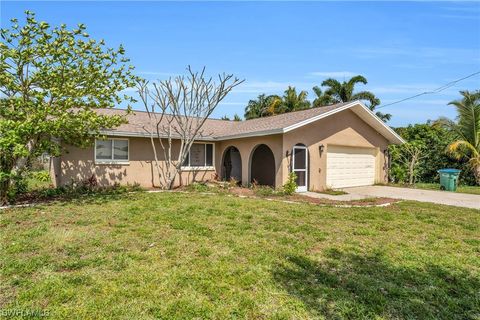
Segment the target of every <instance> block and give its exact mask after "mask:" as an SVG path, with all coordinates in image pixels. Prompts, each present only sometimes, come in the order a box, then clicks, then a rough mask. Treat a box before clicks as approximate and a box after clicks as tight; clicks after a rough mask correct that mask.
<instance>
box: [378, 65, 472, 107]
mask: <svg viewBox="0 0 480 320" xmlns="http://www.w3.org/2000/svg"><path fill="white" fill-rule="evenodd" d="M478 74H480V71H477V72H474V73H472V74H469V75H468V76H466V77H463V78H460V79H457V80H454V81H452V82H449V83H447V84H445V85H443V86H441V87H438V88H437V89H434V90H432V91H425V92H422V93H419V94H416V95H413V96H411V97H408V98H404V99H401V100H398V101H395V102H391V103H387V104H384V105H382V106H379V107H377V108H375V109H381V108H385V107H388V106H391V105H393V104H397V103H400V102H403V101H407V100H411V99H414V98H417V97H420V96H424V95H427V94H434V93H438V92H441V91H443V90H445V89H448V88H450V87H453V86H454V85H456V84H457V83H458V82H460V81H463V80H465V79H468V78H471V77H474V76H476V75H478Z"/></svg>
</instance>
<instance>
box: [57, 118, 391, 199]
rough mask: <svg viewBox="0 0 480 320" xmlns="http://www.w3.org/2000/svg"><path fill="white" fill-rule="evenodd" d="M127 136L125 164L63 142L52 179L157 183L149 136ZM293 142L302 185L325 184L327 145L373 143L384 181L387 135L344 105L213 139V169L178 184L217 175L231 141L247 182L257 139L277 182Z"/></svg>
mask: <svg viewBox="0 0 480 320" xmlns="http://www.w3.org/2000/svg"><path fill="white" fill-rule="evenodd" d="M129 141H130V142H129V163H128V164H126V165H119V164H98V163H97V164H96V163H95V159H94V147H93V146H92V147H90V148H87V149H80V148H75V147H71V146H70V147H69V146H67V150H68V152H67V153H65V154H64V155H62V156H61V157H60V158H56V159H53V161H52V164H51V171H52V178H53V179H52V180H53V181H55V182H56V184H57V185H62V184H68V183H70V182H71V181H72V180H73V181H81V180H84V179H87V178H89V177H91V176H92V175H95V176H96V177H97V180H98V182H99V184H101V185H111V184H113V183H115V182H117V183H121V184H134V183H138V184H140V185H141V186H143V187H157V186H159V180H158V172H157V170H156V168H155V161H154V155H153V151H152V146H151V142H150V139H148V138H129ZM297 143H301V144H304V145H306V146H307V147H308V153H309V165H308V167H309V168H308V171H309V173H308V190H312V191H314V190H319V191H320V190H323V189H324V188H325V187H326V158H327V152H328V146H329V145H338V146H351V147H365V148H373V149H374V152H375V158H376V170H375V172H376V178H375V179H376V182H387V163H386V158H385V155H384V150H385V149H386V148H387V146H388V141H387V140H386V139H385V138H384V137H383V136H382V135H380V134H379V133H378V132H377V131H376V130H375V129H373V128H372V127H370V126H369V125H368V124H366V123H365V122H364V121H363V120H361V119H360V118H359V117H358V116H357V115H356V114H355V113H354V112H353V111H351V110H345V111H343V112H340V113H337V114H334V115H332V116H329V117H328V118H325V119H321V120H318V121H316V122H314V123H311V124H309V125H306V126H303V127H300V128H298V129H295V130H293V131H290V132H288V133H285V134H283V135H282V134H276V135H268V136H259V137H251V138H241V139H231V140H225V141H217V142H215V143H214V145H215V146H214V159H213V161H214V166H215V170H203V171H184V172H183V173H182V175H181V181H182V184H188V183H190V182H192V181H206V180H213V179H215V178H216V177H217V174H218V176H221V174H222V167H223V154H224V152H225V150H226V149H227V148H228V147H230V146H234V147H236V148H237V149H238V150H239V152H240V156H241V166H242V183H243V184H244V185H246V184H248V183H249V182H250V177H251V176H250V162H251V156H252V154H253V151H254V149H255V148H256V147H257V146H258V145H260V144H265V145H267V146H268V147H269V148H270V149H271V150H272V152H273V155H274V158H275V172H276V175H275V187H277V188H278V187H281V186H282V185H283V184H284V183H285V181H287V178H288V173H289V172H290V169H291V168H290V161H291V153H292V148H293V146H294V145H295V144H297ZM179 145H180V144H179V141H174V145H173V152H174V154H175V153H178V149H179ZM320 145H323V146H324V149H323V152H322V153H320V151H319V147H320ZM157 150H160V152H159V160H160V161H161V160H162V159H163V151H162V150H161V147H160V146H158V148H157ZM287 151H288V154H289V155H288V156H287ZM175 185H177V186H178V185H180V178H177V181H176V183H175Z"/></svg>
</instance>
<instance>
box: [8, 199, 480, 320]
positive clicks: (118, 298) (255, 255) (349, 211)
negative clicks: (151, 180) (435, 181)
mask: <svg viewBox="0 0 480 320" xmlns="http://www.w3.org/2000/svg"><path fill="white" fill-rule="evenodd" d="M0 248H1V250H2V256H1V259H0V271H1V272H0V293H1V294H0V309H1V310H43V311H47V312H48V315H49V316H48V319H102V318H110V319H194V318H195V319H312V318H315V319H318V318H320V319H322V318H327V319H359V318H360V319H373V318H376V319H400V318H404V319H406V318H409V319H413V318H417V319H469V318H470V319H475V318H478V317H480V293H479V288H480V259H479V256H480V214H479V212H478V211H476V210H469V209H464V208H455V207H447V206H438V205H432V204H424V203H416V202H401V203H397V204H394V205H392V206H389V207H384V208H334V207H319V206H315V205H311V204H288V203H283V202H276V201H266V200H263V199H245V198H237V197H232V196H228V195H222V194H218V195H210V194H198V193H197V194H195V193H153V194H152V193H133V194H123V195H112V196H102V197H90V198H85V199H83V200H81V201H72V202H60V203H56V204H50V205H45V206H37V207H30V208H18V209H8V210H5V211H2V212H0Z"/></svg>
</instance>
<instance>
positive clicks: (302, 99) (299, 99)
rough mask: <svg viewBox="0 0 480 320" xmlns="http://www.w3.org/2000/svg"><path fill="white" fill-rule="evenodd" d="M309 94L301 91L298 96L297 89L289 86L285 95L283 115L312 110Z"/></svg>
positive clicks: (282, 107)
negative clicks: (308, 98)
mask: <svg viewBox="0 0 480 320" xmlns="http://www.w3.org/2000/svg"><path fill="white" fill-rule="evenodd" d="M307 95H308V93H307V92H306V91H300V93H298V94H297V90H296V89H295V87H291V86H289V87H288V89H287V90H285V93H284V95H283V99H282V100H283V101H282V104H281V108H280V109H281V113H286V112H292V111H298V110H304V109H308V108H310V101H308V100H307Z"/></svg>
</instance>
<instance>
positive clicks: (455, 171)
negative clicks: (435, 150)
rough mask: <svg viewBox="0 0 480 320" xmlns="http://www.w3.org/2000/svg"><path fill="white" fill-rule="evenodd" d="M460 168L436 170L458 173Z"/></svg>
mask: <svg viewBox="0 0 480 320" xmlns="http://www.w3.org/2000/svg"><path fill="white" fill-rule="evenodd" d="M460 171H462V170H460V169H440V170H438V172H440V173H460Z"/></svg>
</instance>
